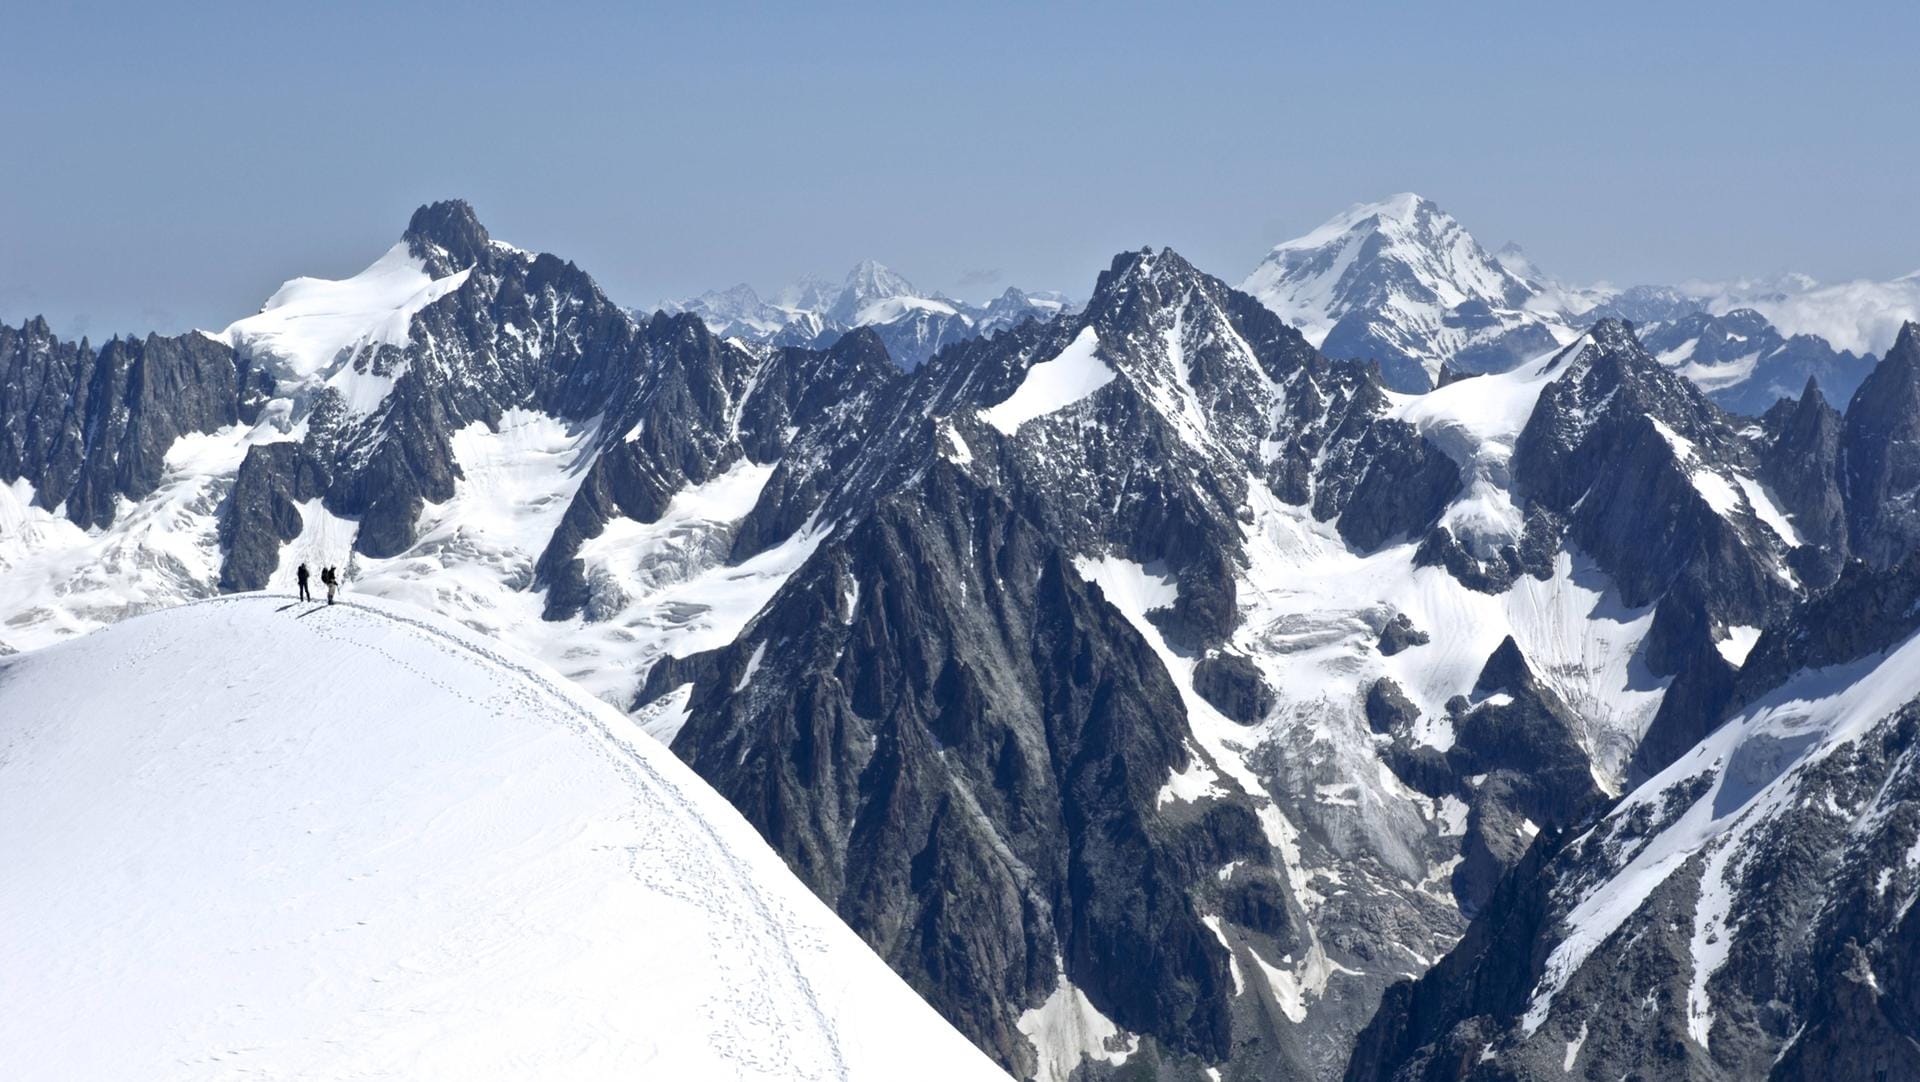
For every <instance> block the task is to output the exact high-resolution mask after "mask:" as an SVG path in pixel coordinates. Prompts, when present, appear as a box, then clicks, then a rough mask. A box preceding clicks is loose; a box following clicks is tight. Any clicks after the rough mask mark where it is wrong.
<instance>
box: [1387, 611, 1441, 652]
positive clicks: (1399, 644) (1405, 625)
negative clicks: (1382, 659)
mask: <svg viewBox="0 0 1920 1082" xmlns="http://www.w3.org/2000/svg"><path fill="white" fill-rule="evenodd" d="M1432 641H1433V637H1432V636H1430V635H1428V634H1427V633H1426V632H1424V631H1421V630H1419V629H1418V628H1416V627H1414V626H1413V618H1412V617H1410V616H1408V615H1407V614H1406V613H1404V612H1402V613H1396V614H1394V617H1393V619H1391V620H1389V621H1387V626H1386V627H1384V628H1382V629H1381V631H1380V652H1381V653H1383V654H1385V655H1387V656H1388V657H1392V656H1393V655H1395V654H1397V653H1399V652H1400V651H1402V650H1405V649H1407V648H1408V647H1411V646H1425V645H1426V644H1428V643H1430V642H1432Z"/></svg>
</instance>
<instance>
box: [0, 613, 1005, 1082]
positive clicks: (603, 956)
mask: <svg viewBox="0 0 1920 1082" xmlns="http://www.w3.org/2000/svg"><path fill="white" fill-rule="evenodd" d="M0 851H4V852H5V853H6V854H7V860H6V862H5V870H4V872H0V884H3V887H0V1002H5V1003H6V1004H7V1005H8V1009H7V1010H5V1011H4V1012H0V1076H4V1077H7V1078H11V1079H34V1078H47V1079H54V1078H58V1079H84V1078H115V1079H118V1078H135V1077H139V1078H214V1077H218V1078H228V1077H235V1078H237V1077H241V1076H247V1077H270V1078H376V1077H380V1078H462V1079H474V1078H490V1077H502V1078H507V1077H511V1078H516V1079H517V1078H530V1077H533V1078H606V1077H613V1076H615V1075H637V1076H641V1077H654V1078H769V1079H771V1078H780V1079H792V1078H819V1079H850V1078H872V1079H893V1078H906V1077H915V1078H929V1077H938V1078H955V1079H958V1078H981V1079H985V1078H992V1077H1000V1076H999V1074H998V1071H997V1070H996V1069H995V1068H994V1067H993V1065H992V1064H991V1063H990V1062H989V1061H988V1060H987V1059H986V1058H985V1057H983V1056H982V1055H981V1054H980V1053H978V1052H977V1051H975V1050H974V1049H973V1047H972V1046H971V1045H969V1044H968V1043H967V1042H966V1041H965V1040H964V1039H962V1038H961V1037H960V1036H959V1035H958V1034H957V1033H956V1032H954V1031H953V1030H952V1029H950V1028H949V1027H948V1026H947V1025H946V1023H944V1022H943V1021H941V1019H940V1018H939V1017H938V1016H937V1015H936V1014H935V1013H934V1012H933V1011H932V1009H931V1008H929V1007H927V1006H926V1005H925V1004H924V1003H923V1002H922V1001H921V1000H920V999H919V998H918V997H917V996H916V995H915V994H914V993H913V992H912V991H911V990H910V989H909V988H908V987H907V986H906V985H905V984H904V983H902V982H901V981H900V980H899V979H898V978H897V977H895V976H894V975H893V974H892V973H890V972H889V971H888V970H887V968H886V967H885V966H884V965H883V964H882V963H881V962H880V961H879V959H878V958H877V957H875V956H874V955H873V954H871V953H870V952H869V951H868V950H867V948H866V947H865V946H864V945H863V944H861V943H860V941H859V940H858V939H857V938H856V937H855V936H854V935H853V933H852V932H850V931H849V930H848V929H847V928H845V927H844V926H843V925H841V924H840V923H839V921H838V920H837V919H835V918H834V917H833V915H832V914H831V913H830V912H829V911H828V910H827V909H826V908H825V907H824V906H823V905H822V904H821V903H820V902H818V901H817V900H816V899H815V898H814V897H813V896H812V895H811V894H810V893H808V891H807V890H806V889H805V888H804V887H803V886H801V884H800V883H799V882H798V881H797V880H795V879H794V878H793V877H792V876H791V874H790V873H789V872H788V870H787V869H786V867H785V866H784V865H783V864H782V863H781V862H780V860H779V859H778V858H777V857H776V856H775V855H774V853H773V852H772V851H771V850H770V849H768V848H767V847H766V845H765V844H764V843H763V842H762V841H761V840H760V838H759V836H758V835H757V834H756V833H755V832H754V830H753V829H752V828H751V827H750V826H749V825H748V824H747V822H746V821H745V820H744V819H742V818H741V817H740V816H739V815H738V814H737V813H736V812H735V811H734V810H733V809H732V808H731V807H729V806H728V805H727V803H726V802H725V801H724V800H722V799H721V798H720V797H719V796H718V795H716V794H714V793H713V792H712V791H711V790H709V789H708V788H707V787H706V786H705V785H704V784H703V783H702V782H700V781H699V780H698V779H697V778H696V777H695V776H694V775H693V773H692V772H691V771H690V770H688V769H687V768H686V767H685V766H683V765H682V764H681V763H680V762H679V761H678V760H676V759H675V758H674V757H673V756H672V755H671V754H669V753H668V752H667V750H666V749H665V748H664V747H661V746H660V745H659V744H658V743H656V742H655V741H653V740H651V739H649V738H648V737H646V736H645V735H644V734H643V733H641V732H640V731H639V730H638V729H637V728H635V727H634V726H633V725H632V724H631V723H630V722H629V721H628V720H627V719H626V718H625V717H623V716H622V715H621V714H620V713H619V712H618V711H615V710H612V709H610V708H607V707H606V706H604V705H603V704H601V703H599V702H597V701H595V700H594V699H592V698H590V697H588V696H586V695H584V694H582V693H580V692H578V691H575V690H572V689H570V688H569V686H568V685H567V684H566V682H565V681H563V680H561V679H560V678H559V677H558V676H557V674H554V673H552V672H551V671H550V670H547V669H545V668H544V667H542V666H540V665H538V664H536V663H533V662H529V661H524V660H520V659H517V658H516V657H514V656H512V655H509V654H506V653H504V652H502V651H501V649H500V648H498V647H495V646H491V645H487V644H485V642H484V640H482V639H480V638H479V637H477V636H473V635H470V634H468V633H466V632H464V631H461V630H458V629H456V628H454V627H453V626H452V625H449V624H447V623H445V622H443V621H441V620H439V619H437V618H434V617H430V616H427V615H425V614H422V613H419V612H417V611H416V610H413V609H411V608H407V607H404V606H398V605H391V604H385V603H381V604H369V603H364V602H351V603H347V604H342V605H338V606H333V607H327V606H296V605H294V604H293V603H292V602H290V601H289V600H288V599H287V598H285V597H282V596H273V595H263V594H250V595H240V596H236V597H230V598H222V599H218V600H213V601H206V602H201V603H198V604H193V605H187V606H182V607H178V608H173V609H168V610H165V611H161V612H156V613H151V614H148V615H146V616H143V617H139V618H136V619H133V620H129V621H127V622H125V623H122V624H120V625H118V626H116V627H113V628H110V629H108V630H104V631H101V632H98V633H96V634H93V635H89V636H86V637H84V638H81V639H78V640H75V641H72V642H68V643H64V644H61V645H58V646H54V647H50V648H48V649H45V650H40V651H36V652H33V653H31V654H26V655H22V656H20V657H16V658H10V659H7V660H6V661H5V662H0Z"/></svg>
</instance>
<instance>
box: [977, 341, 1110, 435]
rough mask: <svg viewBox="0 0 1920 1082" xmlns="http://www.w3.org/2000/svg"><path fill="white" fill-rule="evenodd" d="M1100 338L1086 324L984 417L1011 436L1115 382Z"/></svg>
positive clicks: (985, 412)
mask: <svg viewBox="0 0 1920 1082" xmlns="http://www.w3.org/2000/svg"><path fill="white" fill-rule="evenodd" d="M1099 350H1100V337H1099V335H1097V334H1095V333H1094V331H1093V328H1092V327H1084V328H1082V329H1081V331H1080V333H1079V334H1078V335H1076V336H1075V337H1074V339H1073V341H1072V342H1070V343H1068V344H1067V348H1066V349H1063V350H1061V351H1060V355H1059V356H1058V357H1055V358H1054V359H1053V360H1051V361H1041V362H1040V363H1039V364H1036V365H1034V366H1033V367H1031V368H1029V369H1027V375H1026V378H1025V379H1022V380H1021V381H1020V386H1018V387H1016V388H1014V391H1013V394H1011V395H1009V396H1007V399H1006V400H1005V401H1004V402H1001V403H1000V404H999V405H996V406H992V407H989V408H987V409H984V410H981V411H980V419H981V420H983V421H985V422H987V423H988V424H990V425H992V426H993V427H995V428H997V429H999V430H1000V431H1002V432H1005V433H1006V434H1007V435H1009V436H1011V435H1013V434H1014V432H1015V431H1016V430H1018V429H1019V427H1020V426H1021V425H1023V424H1026V423H1027V422H1028V421H1031V420H1033V419H1034V418H1035V417H1042V416H1045V415H1046V414H1049V413H1053V412H1054V411H1056V410H1062V409H1065V408H1067V407H1068V406H1071V405H1073V404H1074V403H1075V402H1078V401H1080V400H1081V399H1083V398H1085V397H1087V396H1088V395H1090V394H1092V393H1093V392H1095V391H1097V390H1099V389H1100V388H1102V387H1105V386H1106V385H1107V384H1109V383H1111V382H1113V377H1114V371H1113V369H1112V367H1110V366H1109V365H1108V364H1107V362H1105V361H1103V360H1101V359H1100V356H1099Z"/></svg>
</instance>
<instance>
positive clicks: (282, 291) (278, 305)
mask: <svg viewBox="0 0 1920 1082" xmlns="http://www.w3.org/2000/svg"><path fill="white" fill-rule="evenodd" d="M467 274H468V271H464V270H463V271H459V272H457V273H454V274H449V275H447V276H446V277H444V278H437V279H436V278H433V277H431V276H430V275H428V274H427V271H426V265H425V264H424V263H423V262H422V261H421V260H420V259H419V258H417V257H416V256H414V255H412V254H411V253H409V252H408V250H407V244H406V242H405V241H401V242H400V243H398V244H395V245H394V246H393V247H392V248H389V249H387V252H386V254H385V255H382V256H381V257H380V258H379V259H377V260H375V261H374V263H373V265H372V266H370V267H368V268H367V269H366V270H363V271H361V272H360V273H359V274H356V275H354V276H353V277H351V278H343V279H340V280H338V281H335V280H332V279H327V278H295V279H293V280H291V281H289V282H287V283H286V284H284V285H282V286H281V287H280V288H279V289H278V290H277V291H275V293H274V294H273V296H271V297H269V298H267V303H266V304H265V305H263V306H262V307H261V309H260V311H259V312H258V313H256V314H254V315H251V316H248V317H247V318H245V319H242V320H238V321H236V322H234V323H233V324H231V325H229V326H228V327H227V329H226V330H224V331H221V332H220V333H219V334H217V335H213V336H212V337H215V338H218V339H220V340H221V341H224V342H226V343H227V344H228V345H230V346H232V347H233V348H235V349H237V350H240V351H241V352H242V353H245V354H248V355H251V356H257V357H260V358H263V359H265V360H266V361H267V362H268V365H269V369H270V371H272V372H273V374H274V376H275V378H277V379H279V380H282V381H283V382H293V383H300V382H304V381H319V382H325V383H329V384H332V385H333V386H335V387H337V388H339V389H340V391H341V393H342V394H344V395H346V398H347V402H348V404H349V405H350V406H353V407H354V408H355V409H357V410H359V411H361V412H364V411H366V410H368V409H371V408H372V407H373V406H375V405H377V404H378V403H379V401H380V398H381V396H382V395H384V394H385V392H386V390H387V388H388V387H389V386H390V385H391V380H388V379H381V378H378V377H370V376H368V375H367V374H365V373H359V372H356V371H355V370H354V365H353V361H354V360H355V359H356V358H357V357H359V356H360V354H361V353H362V352H363V351H369V350H373V349H377V348H379V347H380V346H404V345H406V344H407V335H408V333H409V332H410V330H411V329H412V326H413V316H414V313H416V312H418V311H420V310H421V309H422V308H425V307H426V306H427V305H429V304H432V303H433V302H434V301H437V300H439V299H440V298H441V297H444V296H446V295H447V294H449V293H451V292H453V291H454V290H456V289H459V288H460V286H461V285H462V284H463V283H465V282H466V280H467ZM362 384H368V385H367V386H362Z"/></svg>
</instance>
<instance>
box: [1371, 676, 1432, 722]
mask: <svg viewBox="0 0 1920 1082" xmlns="http://www.w3.org/2000/svg"><path fill="white" fill-rule="evenodd" d="M1419 716H1420V711H1419V708H1417V707H1415V706H1414V705H1413V703H1412V701H1410V700H1409V699H1408V698H1407V696H1406V694H1405V693H1404V692H1402V691H1401V690H1400V685H1398V684H1396V683H1394V682H1393V680H1392V679H1391V678H1389V677H1385V676H1383V677H1381V678H1380V679H1378V680H1375V681H1374V682H1373V685H1372V686H1371V687H1369V688H1368V689H1367V724H1368V725H1369V726H1370V727H1372V729H1373V731H1374V732H1376V733H1395V732H1398V733H1404V732H1405V731H1406V730H1407V729H1408V728H1409V727H1411V726H1412V725H1413V723H1414V720H1415V719H1417V718H1418V717H1419Z"/></svg>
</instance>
